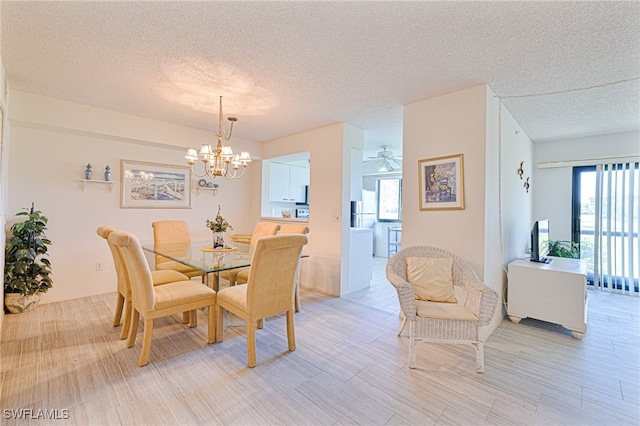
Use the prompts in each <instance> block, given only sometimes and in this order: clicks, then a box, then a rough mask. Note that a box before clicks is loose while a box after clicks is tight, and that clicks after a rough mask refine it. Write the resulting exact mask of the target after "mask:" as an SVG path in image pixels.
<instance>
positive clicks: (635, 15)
mask: <svg viewBox="0 0 640 426" xmlns="http://www.w3.org/2000/svg"><path fill="white" fill-rule="evenodd" d="M0 7H1V8H2V10H1V18H2V21H1V25H2V59H3V63H4V66H5V69H6V74H7V80H8V81H9V84H10V86H11V87H12V88H13V89H16V90H21V91H26V92H31V93H36V94H40V95H44V96H49V97H53V98H58V99H62V100H67V101H71V102H77V103H82V104H87V105H93V106H96V107H100V108H106V109H112V110H117V111H121V112H125V113H130V114H135V115H140V116H144V117H150V118H154V119H158V120H163V121H167V122H173V123H177V124H182V125H187V126H193V127H197V128H202V129H208V130H215V129H217V108H218V103H217V102H218V101H217V98H218V96H220V95H222V96H224V97H225V100H224V110H225V113H226V114H231V115H236V116H237V117H238V118H239V122H238V123H237V125H236V126H235V127H234V134H236V135H237V136H239V137H242V138H246V139H251V140H256V141H264V140H269V139H273V138H277V137H281V136H285V135H289V134H293V133H297V132H300V131H305V130H309V129H314V128H317V127H321V126H324V125H327V124H331V123H335V122H341V121H344V122H346V123H350V124H352V125H355V126H358V127H361V128H363V129H365V149H366V152H365V156H375V154H376V152H377V151H380V146H382V145H389V146H390V149H392V150H393V151H394V153H395V154H400V152H401V144H402V107H403V105H405V104H408V103H412V102H416V101H420V100H423V99H427V98H431V97H434V96H438V95H442V94H446V93H449V92H452V91H456V90H460V89H464V88H467V87H471V86H474V85H477V84H480V83H487V84H489V86H490V87H491V88H492V89H493V90H494V91H495V93H496V94H497V95H499V96H503V97H509V96H518V95H527V94H539V93H546V92H558V91H567V90H570V89H575V88H582V87H592V86H600V85H604V84H607V83H610V82H615V81H621V80H630V79H633V80H632V81H630V82H627V83H624V84H618V85H611V86H606V87H600V88H594V89H591V90H585V91H572V92H567V93H561V94H554V95H547V96H534V97H523V98H506V99H504V104H505V106H506V107H507V109H509V111H510V112H511V113H512V114H513V116H514V117H515V118H516V120H517V121H518V122H519V123H520V124H521V125H522V127H523V128H524V130H525V131H526V132H527V134H528V135H529V136H530V137H531V138H532V139H533V140H534V141H536V142H537V141H545V140H550V139H556V138H565V137H573V136H583V135H590V134H602V133H611V132H618V131H628V130H638V129H640V123H639V121H640V107H639V104H640V84H639V81H638V79H637V78H638V77H639V76H640V3H639V2H636V1H633V2H602V3H601V2H586V1H585V2H270V1H269V2H211V1H209V2H187V1H183V2H164V1H163V2H150V1H139V2H121V1H117V2H67V1H57V2H12V1H6V0H3V1H2V2H1V3H0Z"/></svg>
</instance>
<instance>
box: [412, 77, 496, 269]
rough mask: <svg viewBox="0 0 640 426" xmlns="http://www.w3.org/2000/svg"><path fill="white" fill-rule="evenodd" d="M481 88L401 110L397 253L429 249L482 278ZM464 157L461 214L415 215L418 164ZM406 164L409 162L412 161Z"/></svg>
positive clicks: (450, 212)
mask: <svg viewBox="0 0 640 426" xmlns="http://www.w3.org/2000/svg"><path fill="white" fill-rule="evenodd" d="M485 103H486V89H485V86H476V87H472V88H470V89H466V90H462V91H458V92H455V93H450V94H447V95H444V96H440V97H437V98H432V99H427V100H425V101H421V102H416V103H413V104H409V105H406V106H405V108H404V129H403V134H404V140H403V149H402V158H403V159H404V161H403V167H402V176H403V178H404V179H403V191H402V192H403V200H402V213H403V216H402V226H403V230H404V231H403V235H402V247H409V246H413V245H430V246H435V247H440V248H442V249H445V250H448V251H451V252H454V253H456V254H457V255H458V256H460V257H462V258H464V259H466V260H467V261H468V262H469V263H471V265H472V266H473V268H474V269H475V270H476V272H477V273H478V275H479V276H480V277H483V276H484V220H485V213H484V206H485V201H484V199H485V138H486V134H485ZM457 154H463V155H464V197H465V209H464V210H431V211H420V209H419V197H418V194H419V188H418V162H417V160H421V159H428V158H436V157H444V156H449V155H457ZM410 159H414V160H413V161H411V160H410Z"/></svg>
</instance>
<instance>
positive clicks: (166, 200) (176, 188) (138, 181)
mask: <svg viewBox="0 0 640 426" xmlns="http://www.w3.org/2000/svg"><path fill="white" fill-rule="evenodd" d="M120 181H121V182H122V183H121V186H120V188H121V190H120V208H123V209H190V208H191V171H190V169H189V167H187V166H176V165H172V164H158V163H147V162H142V161H132V160H120Z"/></svg>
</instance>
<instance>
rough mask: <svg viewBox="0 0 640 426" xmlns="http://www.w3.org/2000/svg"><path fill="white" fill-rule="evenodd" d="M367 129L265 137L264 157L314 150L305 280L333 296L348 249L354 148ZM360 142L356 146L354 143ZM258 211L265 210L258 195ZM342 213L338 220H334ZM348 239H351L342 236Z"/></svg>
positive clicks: (257, 191) (256, 184) (302, 279)
mask: <svg viewBox="0 0 640 426" xmlns="http://www.w3.org/2000/svg"><path fill="white" fill-rule="evenodd" d="M363 135H364V134H363V131H362V130H361V129H358V128H355V127H353V126H350V125H347V124H344V123H338V124H333V125H329V126H326V127H322V128H319V129H315V130H310V131H307V132H303V133H298V134H295V135H290V136H287V137H284V138H279V139H275V140H272V141H267V142H264V143H263V145H262V158H265V159H268V158H272V157H280V156H283V155H290V154H294V153H297V152H303V151H309V152H310V174H311V177H310V184H309V191H310V193H309V200H310V204H309V227H310V228H311V232H310V233H309V244H308V245H307V247H305V250H304V251H305V253H308V254H309V255H310V257H309V258H307V259H304V260H303V267H302V273H301V277H300V282H301V285H302V286H303V287H309V288H314V289H316V290H318V291H321V292H324V293H328V294H331V295H334V296H339V295H340V294H341V275H342V274H343V273H344V271H343V270H342V267H341V264H342V261H343V260H342V259H343V250H346V252H347V253H348V245H347V244H348V236H349V232H348V231H349V211H348V209H349V206H350V205H349V196H350V194H349V188H350V182H351V181H350V175H349V174H345V172H344V169H345V167H347V166H348V165H349V164H350V158H349V157H348V155H350V153H351V147H352V146H354V147H357V146H355V145H357V144H358V143H362V142H358V140H359V139H360V138H361V139H363ZM354 144H355V145H354ZM252 184H253V185H254V188H253V193H255V194H260V188H261V182H253V183H252ZM252 210H253V211H255V212H259V211H260V200H257V202H256V207H253V208H252ZM334 215H338V219H339V220H338V221H337V222H335V221H334V220H333V217H334ZM343 238H344V239H346V240H347V241H346V242H345V241H343Z"/></svg>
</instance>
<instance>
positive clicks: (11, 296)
mask: <svg viewBox="0 0 640 426" xmlns="http://www.w3.org/2000/svg"><path fill="white" fill-rule="evenodd" d="M38 303H40V293H39V292H38V293H34V294H32V295H31V296H23V295H21V294H20V293H7V294H5V295H4V306H6V307H7V310H8V311H9V312H11V313H12V314H21V313H22V312H29V311H33V310H34V309H35V308H36V306H38Z"/></svg>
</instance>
